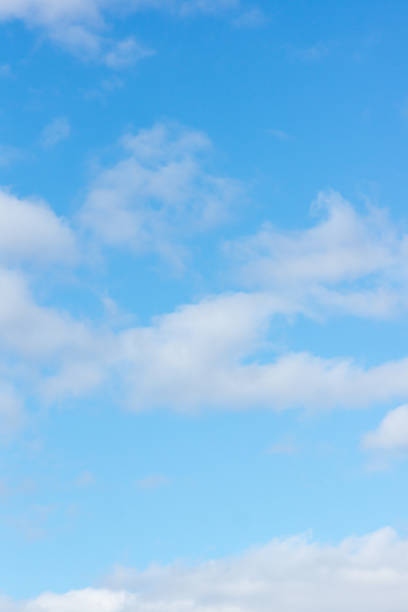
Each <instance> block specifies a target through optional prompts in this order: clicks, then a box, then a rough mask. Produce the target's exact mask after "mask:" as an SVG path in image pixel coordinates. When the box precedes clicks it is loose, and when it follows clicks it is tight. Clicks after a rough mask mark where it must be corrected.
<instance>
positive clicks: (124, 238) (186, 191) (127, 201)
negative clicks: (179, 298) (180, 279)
mask: <svg viewBox="0 0 408 612" xmlns="http://www.w3.org/2000/svg"><path fill="white" fill-rule="evenodd" d="M123 147H124V149H125V151H126V156H125V157H124V158H123V159H121V160H120V161H119V162H118V163H116V164H115V165H114V166H112V167H110V168H107V169H105V170H103V171H102V172H101V173H100V174H99V175H98V176H97V177H96V179H95V181H94V183H93V185H92V188H91V190H90V192H89V194H88V197H87V200H86V202H85V205H84V208H83V210H82V212H81V215H80V220H81V223H82V225H83V226H84V227H85V228H87V229H89V230H90V231H91V232H92V233H93V234H94V236H95V237H96V238H97V239H98V240H99V241H101V242H102V243H105V244H107V245H110V246H125V247H129V248H131V249H132V250H134V251H139V252H140V251H154V252H157V253H159V254H161V255H163V256H165V257H166V258H169V259H172V260H173V261H174V262H176V263H177V262H179V261H180V259H181V258H182V255H183V251H182V249H180V247H178V246H176V241H177V242H179V241H180V240H181V241H183V239H185V238H186V236H189V237H190V236H191V235H192V234H194V233H196V232H199V231H202V230H204V229H206V228H208V227H211V226H213V225H215V224H218V223H219V222H220V221H222V220H223V219H225V216H226V213H227V208H228V205H229V203H230V201H231V199H232V198H233V197H234V196H236V194H237V190H238V187H237V184H236V183H235V182H234V181H232V180H230V179H227V178H222V177H218V176H215V175H213V174H211V173H210V172H208V171H207V170H206V163H205V153H206V151H207V150H208V149H209V148H210V142H209V140H208V138H207V137H206V136H205V135H204V134H202V133H201V132H195V131H191V130H187V129H183V128H178V127H175V126H169V125H164V124H158V125H155V126H154V127H153V128H152V129H150V130H142V131H140V132H139V133H138V134H137V135H136V136H132V135H128V136H126V138H124V139H123Z"/></svg>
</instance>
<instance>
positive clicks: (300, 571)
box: [0, 528, 408, 612]
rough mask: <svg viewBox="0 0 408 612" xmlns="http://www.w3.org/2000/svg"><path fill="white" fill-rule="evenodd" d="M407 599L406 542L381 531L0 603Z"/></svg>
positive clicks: (213, 611) (295, 543)
mask: <svg viewBox="0 0 408 612" xmlns="http://www.w3.org/2000/svg"><path fill="white" fill-rule="evenodd" d="M407 599H408V542H407V541H406V540H403V539H400V538H398V536H397V535H396V533H395V532H394V531H393V530H392V529H390V528H384V529H381V530H379V531H377V532H374V533H372V534H369V535H367V536H363V537H351V538H348V539H346V540H344V541H343V542H341V543H340V544H339V545H337V546H330V545H319V544H316V543H315V542H313V541H311V540H310V539H308V538H305V537H294V538H289V539H281V540H273V541H272V542H271V543H269V544H268V545H266V546H265V547H262V548H258V549H254V550H250V551H248V552H247V553H245V554H243V555H241V556H238V557H233V558H228V559H220V560H217V561H209V562H205V563H203V564H201V565H198V566H193V567H186V566H182V565H180V564H178V565H174V566H168V567H160V566H154V567H151V568H150V569H148V570H146V571H144V572H138V571H136V570H132V569H127V568H122V567H118V568H117V569H116V571H115V572H114V573H113V575H112V576H111V577H110V578H109V579H107V580H106V585H105V587H104V588H100V589H95V588H89V589H84V590H82V591H72V592H69V593H65V594H62V595H56V594H52V593H47V594H44V595H41V596H40V597H38V598H37V599H34V600H31V601H29V602H25V603H20V604H18V603H13V604H12V603H11V602H6V601H4V602H1V600H0V612H136V611H137V612H168V611H171V612H270V610H274V612H286V610H291V612H309V611H310V610H314V612H327V610H331V611H333V612H344V610H349V611H350V612H361V610H370V611H372V612H384V610H390V611H391V610H392V612H405V610H406V602H407Z"/></svg>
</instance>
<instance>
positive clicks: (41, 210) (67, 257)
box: [0, 190, 77, 263]
mask: <svg viewBox="0 0 408 612" xmlns="http://www.w3.org/2000/svg"><path fill="white" fill-rule="evenodd" d="M76 256H77V246H76V240H75V237H74V234H73V232H72V231H71V229H70V228H69V225H68V224H67V223H66V222H65V221H64V220H63V219H61V218H59V217H57V216H56V214H55V213H54V212H53V211H52V209H51V208H50V207H49V206H47V204H45V203H44V202H42V201H41V200H36V201H34V200H27V199H25V200H23V199H19V198H16V197H15V196H13V195H12V194H11V193H9V192H7V191H4V190H0V262H3V263H17V262H21V261H25V262H33V261H36V262H42V263H44V262H73V261H74V260H75V258H76Z"/></svg>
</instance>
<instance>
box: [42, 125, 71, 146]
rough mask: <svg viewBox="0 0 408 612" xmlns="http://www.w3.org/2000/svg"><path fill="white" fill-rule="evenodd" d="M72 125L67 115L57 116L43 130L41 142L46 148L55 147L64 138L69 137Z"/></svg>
mask: <svg viewBox="0 0 408 612" xmlns="http://www.w3.org/2000/svg"><path fill="white" fill-rule="evenodd" d="M70 133H71V125H70V123H69V121H68V119H67V118H66V117H56V118H55V119H53V120H52V121H51V122H50V123H49V124H48V125H47V126H46V127H45V128H44V130H43V133H42V135H41V144H42V146H43V147H45V148H46V149H51V148H52V147H55V145H56V144H58V143H59V142H61V141H62V140H66V139H67V138H69V135H70Z"/></svg>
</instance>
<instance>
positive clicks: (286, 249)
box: [226, 192, 408, 318]
mask: <svg viewBox="0 0 408 612" xmlns="http://www.w3.org/2000/svg"><path fill="white" fill-rule="evenodd" d="M313 210H314V211H316V212H319V213H321V212H323V213H324V217H323V219H322V220H321V221H319V222H318V223H317V224H316V225H315V226H313V227H311V228H309V229H306V230H299V231H282V230H279V229H276V228H274V227H272V226H271V225H270V224H265V225H264V226H263V228H262V229H261V230H260V231H259V232H258V233H256V234H255V235H253V236H250V237H249V238H244V239H239V240H237V241H235V242H231V243H229V244H227V245H226V252H227V254H228V255H229V256H231V257H232V258H233V259H234V261H235V263H236V264H238V266H239V279H240V281H241V282H242V283H243V284H245V285H247V286H248V285H252V286H255V287H262V288H268V289H269V290H273V291H278V292H279V293H281V294H282V293H283V294H288V293H289V294H290V295H292V296H293V297H294V296H296V298H297V299H299V300H300V301H301V302H303V304H304V305H305V306H306V304H307V305H309V306H310V307H311V308H313V305H314V306H316V304H319V305H320V306H321V307H324V308H325V309H327V310H329V311H333V310H334V311H337V312H340V313H341V312H346V313H347V312H348V313H350V314H353V315H356V316H370V317H379V318H382V317H387V316H393V315H395V314H398V313H399V312H401V311H402V310H403V309H405V307H406V305H407V303H408V291H407V289H408V283H407V280H408V276H407V272H408V269H407V266H406V258H407V253H408V236H407V235H405V234H403V233H402V232H401V231H400V229H399V228H397V227H395V226H394V225H393V224H392V223H391V221H390V220H389V219H388V217H387V214H386V212H385V211H383V210H381V209H379V208H377V207H374V206H371V207H370V208H369V209H368V211H367V212H365V213H362V214H360V213H358V212H357V211H356V210H355V209H354V208H353V207H352V206H351V205H350V203H349V202H347V201H346V200H344V199H343V198H342V197H341V196H340V195H339V194H337V193H335V192H326V193H321V194H319V196H318V198H317V201H316V203H315V204H314V207H313Z"/></svg>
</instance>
